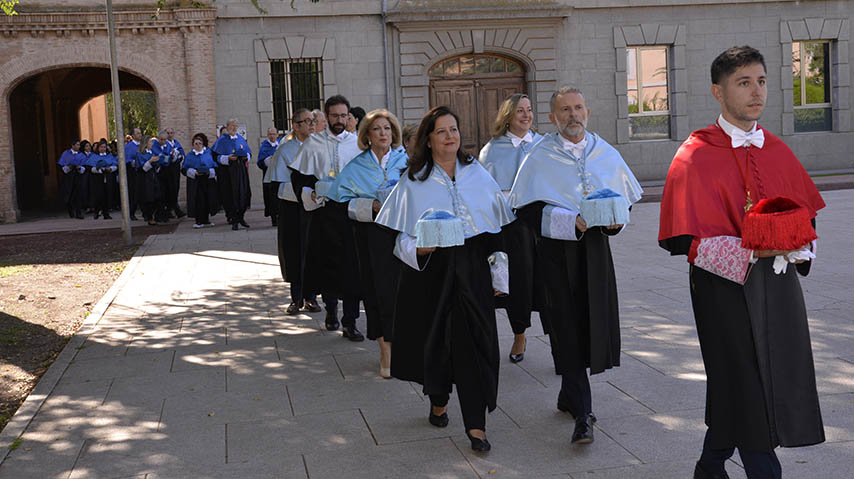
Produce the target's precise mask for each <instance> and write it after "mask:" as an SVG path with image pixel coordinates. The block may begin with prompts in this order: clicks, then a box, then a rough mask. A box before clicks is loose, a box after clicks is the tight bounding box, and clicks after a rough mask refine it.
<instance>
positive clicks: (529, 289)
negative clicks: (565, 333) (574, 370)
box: [495, 220, 549, 334]
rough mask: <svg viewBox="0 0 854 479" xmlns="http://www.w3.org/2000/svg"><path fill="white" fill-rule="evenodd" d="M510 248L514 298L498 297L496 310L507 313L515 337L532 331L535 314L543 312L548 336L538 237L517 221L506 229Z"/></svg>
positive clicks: (508, 253) (507, 296) (512, 293)
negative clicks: (500, 309) (538, 258)
mask: <svg viewBox="0 0 854 479" xmlns="http://www.w3.org/2000/svg"><path fill="white" fill-rule="evenodd" d="M503 234H504V237H505V239H506V244H507V257H508V262H509V264H508V267H509V271H510V294H509V295H504V296H497V297H496V298H495V307H496V308H503V309H504V310H506V311H507V316H508V318H509V319H510V326H511V328H512V329H513V332H514V333H515V334H522V333H524V332H525V330H526V329H527V328H530V327H531V313H532V312H533V311H539V312H540V316H541V321H542V322H543V330H544V331H545V332H546V334H548V332H549V330H548V326H547V324H548V322H547V321H546V320H545V319H542V316H543V315H544V314H548V313H547V312H545V308H542V307H541V305H542V303H543V301H544V289H543V288H544V286H543V285H541V284H540V280H541V278H542V277H543V276H542V274H540V273H539V268H540V266H539V265H538V264H537V262H536V253H537V242H538V239H537V235H536V234H535V233H534V232H533V231H531V227H530V225H529V224H528V223H526V222H524V221H518V220H517V221H514V222H512V223H510V224H509V225H507V226H505V227H504V231H503Z"/></svg>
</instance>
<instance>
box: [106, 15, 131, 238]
mask: <svg viewBox="0 0 854 479" xmlns="http://www.w3.org/2000/svg"><path fill="white" fill-rule="evenodd" d="M107 36H108V37H109V38H110V76H111V77H112V83H113V117H114V120H115V122H116V146H117V148H116V149H117V150H118V154H119V198H121V203H122V232H124V237H125V243H126V244H131V243H133V238H132V237H131V228H130V202H129V201H128V176H127V164H126V163H125V144H124V142H125V128H124V125H123V124H122V98H121V91H120V89H119V67H118V66H117V62H118V58H117V55H116V21H115V19H114V18H113V1H112V0H107Z"/></svg>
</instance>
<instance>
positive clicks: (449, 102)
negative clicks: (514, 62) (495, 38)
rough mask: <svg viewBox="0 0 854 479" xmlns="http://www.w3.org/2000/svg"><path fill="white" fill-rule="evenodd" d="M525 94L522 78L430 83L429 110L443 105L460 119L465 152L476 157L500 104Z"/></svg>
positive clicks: (436, 81) (491, 77) (508, 77)
mask: <svg viewBox="0 0 854 479" xmlns="http://www.w3.org/2000/svg"><path fill="white" fill-rule="evenodd" d="M516 93H525V78H524V75H523V74H508V75H507V76H504V77H495V76H489V77H484V78H477V77H466V78H459V79H441V80H440V79H435V80H431V81H430V106H431V107H433V106H437V105H446V106H448V107H450V108H451V110H453V111H454V113H456V114H457V115H458V116H459V117H460V136H461V140H462V146H463V148H464V149H465V151H466V152H468V153H469V154H472V155H474V156H475V157H477V155H478V153H480V149H481V148H483V145H485V144H486V143H487V142H488V141H489V139H490V138H491V135H490V134H489V131H490V129H492V123H493V122H494V121H495V116H496V115H497V114H498V108H499V107H500V106H501V103H503V102H504V100H506V99H507V97H509V96H510V95H513V94H516Z"/></svg>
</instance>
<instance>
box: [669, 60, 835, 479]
mask: <svg viewBox="0 0 854 479" xmlns="http://www.w3.org/2000/svg"><path fill="white" fill-rule="evenodd" d="M711 74H712V75H711V76H712V84H713V85H712V94H713V95H714V96H715V99H717V100H718V102H719V103H720V104H721V115H720V116H719V117H718V119H717V121H716V122H715V123H714V124H712V125H711V126H709V127H706V128H704V129H701V130H697V131H695V132H694V133H692V134H691V136H690V137H688V139H687V140H685V142H684V143H683V144H682V146H681V147H680V148H679V150H678V151H677V152H676V156H675V157H674V158H673V162H672V163H671V165H670V170H669V172H668V174H667V181H666V183H665V186H664V195H663V198H662V202H661V225H660V229H659V236H658V240H659V244H660V245H661V247H662V248H664V249H666V250H668V251H670V253H671V254H672V255H680V254H686V255H688V260H689V263H691V266H690V269H689V271H690V273H689V276H690V286H691V302H692V304H693V309H694V318H695V321H696V324H697V335H698V337H699V340H700V349H701V351H702V354H703V363H704V365H705V369H706V377H707V383H706V388H707V389H706V425H707V426H708V430H707V431H706V437H705V441H704V443H703V452H702V455H701V457H700V460H699V461H698V462H697V465H696V467H695V470H694V479H706V478H708V479H712V478H727V477H728V476H727V473H726V470H725V469H724V463H725V462H726V460H727V459H729V458H730V457H731V456H732V454H733V452H734V449H735V448H738V450H739V454H740V455H741V458H742V462H743V464H744V467H745V472H746V473H747V477H748V478H751V479H754V478H763V479H764V478H776V479H779V478H781V477H782V471H781V467H780V462H779V461H778V460H777V456H776V455H775V453H774V449H775V448H776V447H777V446H784V447H796V446H806V445H810V444H817V443H820V442H823V441H824V428H823V425H822V420H821V411H820V410H819V402H818V393H817V391H816V383H815V368H814V366H813V359H812V348H811V345H810V338H809V328H808V325H807V314H806V307H805V305H804V297H803V292H802V291H801V287H800V283H799V281H798V277H797V274H798V273H800V274H801V275H806V274H807V273H808V272H809V267H810V264H811V262H810V261H804V258H811V257H814V255H813V250H814V244H807V245H804V248H802V250H799V251H797V252H791V251H774V250H763V251H752V250H747V249H744V248H741V231H742V221H743V218H744V215H745V212H746V211H747V210H749V209H750V207H752V205H753V204H755V203H756V202H758V201H759V200H760V199H763V198H775V197H779V196H785V197H787V198H790V199H792V200H794V201H796V202H797V203H798V204H799V205H800V206H802V207H804V208H805V209H806V210H807V211H808V212H809V215H810V218H811V219H812V226H813V228H814V227H815V216H816V212H817V211H818V210H820V209H821V208H823V207H824V201H823V200H822V198H821V196H820V195H819V193H818V191H817V190H816V187H815V185H814V184H813V182H812V180H811V179H810V178H809V176H808V175H807V174H806V172H805V171H804V168H803V166H801V164H800V162H799V161H798V159H797V158H796V157H795V155H794V154H793V153H792V151H791V150H790V149H789V148H788V147H787V146H786V145H785V144H784V143H783V142H782V141H781V140H780V139H779V138H777V137H776V136H774V135H773V134H772V133H770V132H768V131H767V130H765V129H764V128H762V127H760V126H759V125H758V123H757V120H758V119H759V117H760V116H761V114H762V111H763V110H764V108H765V100H766V97H767V87H766V68H765V61H764V59H763V57H762V54H761V53H760V52H759V51H757V50H755V49H753V48H751V47H748V46H743V47H733V48H730V49H729V50H727V51H725V52H723V53H722V54H720V55H719V56H718V57H717V58H716V59H715V61H714V62H713V63H712V68H711ZM778 256H779V257H782V258H781V259H777V262H778V264H782V265H783V268H782V271H779V272H777V271H775V268H774V263H775V257H778ZM790 262H791V263H796V264H795V266H794V267H787V266H788V263H790ZM778 270H779V268H778ZM712 271H714V272H712ZM745 271H746V272H747V273H746V276H745V273H744V272H745Z"/></svg>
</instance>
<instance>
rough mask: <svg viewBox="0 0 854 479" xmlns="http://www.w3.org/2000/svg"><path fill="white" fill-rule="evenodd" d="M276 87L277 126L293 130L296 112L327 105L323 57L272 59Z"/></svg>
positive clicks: (274, 96)
mask: <svg viewBox="0 0 854 479" xmlns="http://www.w3.org/2000/svg"><path fill="white" fill-rule="evenodd" d="M270 79H271V80H272V88H273V125H274V126H275V127H276V129H278V130H279V131H286V130H288V129H290V128H291V127H292V126H291V121H290V120H291V118H292V117H293V114H294V111H296V110H299V109H300V108H308V109H309V110H313V109H315V108H323V61H322V60H321V59H320V58H302V59H299V60H274V61H272V62H270Z"/></svg>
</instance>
